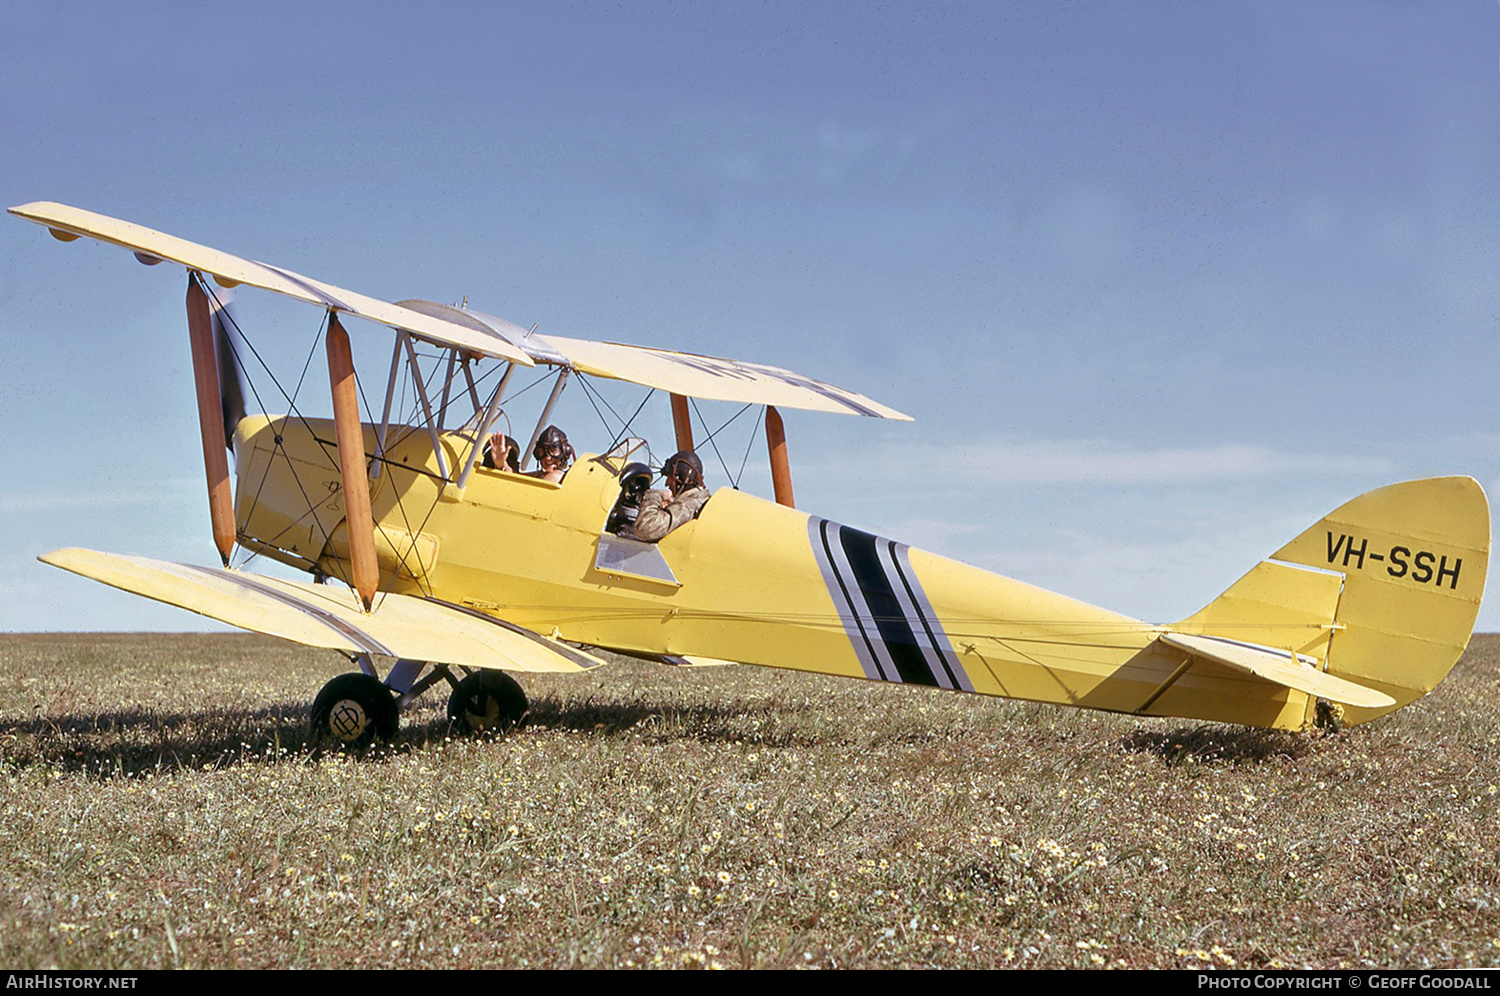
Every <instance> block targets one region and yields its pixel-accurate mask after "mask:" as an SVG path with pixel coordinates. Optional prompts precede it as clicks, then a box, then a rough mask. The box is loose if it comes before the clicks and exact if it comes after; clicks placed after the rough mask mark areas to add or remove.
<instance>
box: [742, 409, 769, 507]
mask: <svg viewBox="0 0 1500 996" xmlns="http://www.w3.org/2000/svg"><path fill="white" fill-rule="evenodd" d="M765 415H766V409H765V406H764V405H762V406H761V409H760V411H758V412H756V413H755V425H754V426H752V427H751V429H750V438H749V439H748V440H747V441H746V442H745V457H744V459H743V460H741V461H740V473H739V476H738V477H736V478H735V479H734V489H735V490H736V491H738V490H739V489H740V481H741V480H743V479H744V477H745V467H746V466H747V465H749V463H750V450H751V449H752V448H753V447H754V446H755V433H756V431H757V430H758V429H760V420H761V419H763V418H765ZM735 417H736V418H738V416H735Z"/></svg>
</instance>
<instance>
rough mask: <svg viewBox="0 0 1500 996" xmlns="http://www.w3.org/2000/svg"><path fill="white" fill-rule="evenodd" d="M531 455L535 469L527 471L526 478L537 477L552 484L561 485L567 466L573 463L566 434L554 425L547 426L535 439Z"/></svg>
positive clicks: (571, 451) (571, 450)
mask: <svg viewBox="0 0 1500 996" xmlns="http://www.w3.org/2000/svg"><path fill="white" fill-rule="evenodd" d="M531 455H532V456H534V457H536V462H537V469H536V470H532V471H528V472H527V476H528V477H539V478H541V479H542V480H544V481H551V482H552V483H553V484H561V483H562V479H563V475H564V474H566V473H567V472H568V465H569V464H570V463H572V462H573V447H572V446H571V445H569V443H568V437H567V434H566V433H564V432H563V431H562V430H561V429H559V428H558V427H557V426H555V425H549V426H547V428H545V429H543V430H542V434H541V435H540V436H538V437H537V440H536V446H535V447H534V448H533V449H532V451H531Z"/></svg>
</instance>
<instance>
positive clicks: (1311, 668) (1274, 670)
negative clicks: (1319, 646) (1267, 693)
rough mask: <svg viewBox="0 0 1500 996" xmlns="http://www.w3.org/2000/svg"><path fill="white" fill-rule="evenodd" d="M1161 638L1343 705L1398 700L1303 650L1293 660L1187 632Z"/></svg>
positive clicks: (1378, 706) (1383, 704)
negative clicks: (1324, 666) (1327, 667)
mask: <svg viewBox="0 0 1500 996" xmlns="http://www.w3.org/2000/svg"><path fill="white" fill-rule="evenodd" d="M1161 642H1162V643H1165V644H1167V645H1168V646H1170V647H1176V648H1177V649H1178V650H1185V651H1187V652H1188V653H1190V654H1192V655H1193V656H1195V657H1202V658H1206V659H1207V660H1211V661H1215V662H1216V663H1219V664H1223V665H1224V666H1225V667H1229V668H1233V669H1234V670H1236V671H1243V672H1245V673H1247V674H1253V675H1255V676H1256V677H1257V678H1263V679H1265V680H1266V681H1270V682H1274V683H1275V684H1278V685H1283V686H1285V687H1287V688H1291V689H1295V690H1296V691H1299V692H1306V693H1307V694H1308V695H1315V696H1317V697H1319V698H1324V699H1328V700H1329V701H1331V702H1338V703H1340V704H1342V705H1352V706H1360V707H1363V708H1366V709H1383V708H1388V707H1390V706H1393V705H1395V704H1396V700H1395V699H1393V698H1391V697H1390V696H1389V695H1386V694H1385V693H1384V692H1378V691H1376V690H1375V689H1373V688H1366V687H1365V686H1364V685H1356V684H1355V683H1354V682H1352V681H1345V680H1344V679H1343V678H1339V677H1335V676H1334V675H1331V674H1328V673H1327V672H1324V671H1319V670H1318V669H1317V666H1316V664H1317V662H1316V660H1315V659H1314V658H1311V657H1308V656H1306V655H1303V654H1298V655H1297V659H1296V660H1295V661H1294V660H1293V659H1292V655H1291V653H1290V651H1279V650H1273V649H1271V648H1269V647H1258V646H1255V645H1253V644H1249V643H1239V642H1236V641H1234V640H1221V639H1218V638H1216V637H1212V636H1191V635H1189V634H1186V633H1163V634H1162V635H1161Z"/></svg>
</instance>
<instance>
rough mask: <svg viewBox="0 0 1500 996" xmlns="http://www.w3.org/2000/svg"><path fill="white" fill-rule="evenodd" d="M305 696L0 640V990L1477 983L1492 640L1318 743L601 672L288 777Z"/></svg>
mask: <svg viewBox="0 0 1500 996" xmlns="http://www.w3.org/2000/svg"><path fill="white" fill-rule="evenodd" d="M340 664H341V662H340V660H339V659H338V658H337V657H335V656H334V655H331V654H327V653H324V652H317V651H308V650H303V649H301V648H296V647H291V646H288V645H286V644H282V643H278V642H275V641H271V640H264V639H259V638H253V637H244V636H101V635H68V636H6V637H0V671H3V681H4V682H5V685H6V687H8V688H10V689H11V690H12V691H11V692H10V693H9V694H7V695H6V696H5V697H4V699H3V700H0V777H3V779H4V781H3V799H0V853H3V854H5V855H6V859H5V861H4V863H3V866H0V867H3V870H0V963H4V964H7V965H12V966H17V967H20V966H27V967H50V966H57V967H62V968H78V967H106V968H157V967H171V966H184V967H197V968H224V967H238V966H244V967H334V966H356V965H357V966H367V967H499V966H531V967H568V966H582V967H596V966H597V967H619V966H651V965H664V966H689V967H713V966H724V967H739V966H766V967H774V966H804V965H806V966H840V967H844V966H847V967H895V966H929V965H931V966H948V967H989V966H1007V965H1015V966H1044V967H1088V966H1096V965H1102V966H1129V967H1164V966H1175V967H1184V966H1190V965H1191V966H1205V965H1206V966H1218V967H1238V968H1257V967H1279V966H1314V967H1332V966H1364V965H1375V966H1409V967H1424V966H1497V965H1500V857H1497V853H1496V847H1497V841H1500V817H1497V811H1500V795H1497V787H1496V786H1497V782H1500V771H1497V765H1496V757H1497V753H1500V750H1497V749H1500V721H1497V717H1496V706H1495V688H1496V679H1497V676H1500V638H1497V637H1480V638H1477V639H1476V641H1475V645H1474V647H1473V649H1472V650H1471V652H1470V654H1469V656H1468V658H1467V660H1465V661H1464V662H1463V663H1462V664H1461V665H1460V667H1459V669H1458V670H1457V671H1456V672H1455V673H1454V674H1453V675H1452V676H1450V678H1449V679H1448V681H1446V682H1445V683H1444V684H1443V685H1442V687H1441V688H1439V690H1438V691H1437V692H1436V693H1435V694H1434V695H1432V696H1430V697H1429V698H1428V699H1426V700H1425V701H1423V702H1422V703H1419V704H1418V705H1416V706H1414V707H1412V708H1410V709H1407V710H1404V711H1402V712H1400V713H1398V714H1396V715H1395V716H1392V717H1390V718H1388V719H1386V720H1382V721H1379V722H1376V723H1374V724H1371V725H1369V726H1366V727H1361V728H1358V729H1356V730H1353V731H1350V732H1348V733H1344V734H1340V735H1337V736H1332V737H1322V738H1317V737H1301V736H1293V735H1283V734H1271V733H1265V732H1257V731H1247V730H1240V729H1235V728H1228V727H1219V726H1207V725H1201V724H1190V723H1189V724H1184V723H1174V722H1167V723H1162V722H1156V721H1139V720H1132V719H1127V718H1123V717H1115V716H1108V715H1103V714H1095V713H1083V712H1072V711H1068V710H1061V709H1053V708H1045V707H1038V706H1030V705H1026V704H1020V703H1010V702H1001V701H995V700H988V699H982V698H978V697H973V696H960V695H952V694H947V693H940V692H932V691H928V690H923V689H908V688H892V687H885V686H877V685H872V684H866V683H863V682H850V681H837V680H832V679H822V678H818V677H811V676H806V675H799V674H792V673H782V672H775V671H767V670H760V669H754V668H716V669H703V670H692V671H675V670H672V669H669V668H663V667H656V666H649V665H642V664H634V663H620V664H619V665H617V666H614V667H611V668H609V669H608V671H607V673H606V672H594V673H593V674H592V675H590V676H587V677H583V678H557V679H550V680H547V679H537V680H531V681H528V682H527V683H526V684H527V685H528V690H529V691H530V693H531V695H532V698H533V704H534V712H533V715H532V717H531V720H530V722H529V723H528V725H526V726H525V727H524V728H522V729H520V730H518V731H516V732H514V733H512V734H511V735H509V736H507V737H505V738H503V739H500V740H492V741H488V742H463V741H452V742H450V741H448V740H447V739H446V737H445V733H446V731H445V724H444V723H443V721H442V715H443V714H442V699H441V696H436V697H430V698H429V699H428V700H426V701H424V703H423V705H422V706H421V707H420V708H419V709H418V710H417V711H416V712H415V713H414V714H412V715H409V716H407V717H406V718H405V720H404V722H403V730H402V735H401V737H400V740H399V741H398V743H397V744H395V745H394V746H393V747H391V748H389V749H384V750H379V751H376V752H374V753H372V754H370V755H367V756H364V757H357V758H354V757H343V756H338V755H334V754H325V755H321V756H320V755H317V754H315V753H313V752H311V751H310V750H309V748H308V746H307V743H306V739H305V729H304V723H305V712H306V708H307V703H308V702H309V701H310V699H311V698H312V696H313V694H314V693H315V692H316V691H317V689H318V687H319V686H320V685H321V683H322V682H323V681H325V680H326V679H327V678H329V677H331V676H332V675H333V674H335V673H338V671H340V670H341V669H343V668H341V666H340Z"/></svg>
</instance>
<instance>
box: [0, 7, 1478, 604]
mask: <svg viewBox="0 0 1500 996" xmlns="http://www.w3.org/2000/svg"><path fill="white" fill-rule="evenodd" d="M0 125H3V128H4V134H5V136H6V140H5V141H4V142H0V192H3V196H4V202H5V204H6V205H14V204H20V203H24V202H27V201H32V200H56V201H62V202H64V203H69V204H74V205H77V206H80V207H85V208H88V209H91V210H95V211H99V212H102V213H105V214H111V215H115V216H117V217H122V218H126V219H129V220H132V221H136V222H139V223H142V224H146V225H149V226H152V227H155V228H159V229H162V230H165V231H168V232H171V233H173V234H177V235H181V236H183V237H186V238H190V239H194V240H197V241H200V242H205V243H208V244H210V245H213V246H216V247H218V248H222V249H225V250H228V251H231V252H235V253H239V254H241V255H246V256H250V257H252V258H257V259H263V260H267V261H270V262H275V263H278V264H280V265H284V266H287V267H291V268H293V269H296V270H299V271H301V272H303V273H307V274H310V275H313V276H317V277H319V278H322V279H325V280H329V281H332V282H334V283H338V284H341V285H343V286H346V287H350V288H353V289H356V290H360V291H363V292H366V293H370V294H373V295H376V296H382V297H387V298H389V299H400V298H406V297H425V298H431V299H435V300H442V301H457V300H459V299H461V298H463V297H464V296H467V297H468V298H469V301H470V303H471V304H472V305H474V306H475V307H477V308H480V309H481V310H484V311H488V312H492V313H495V314H500V315H504V316H506V317H508V318H510V319H512V320H514V321H516V322H519V323H522V324H525V325H528V326H529V325H530V324H531V323H533V322H537V323H540V324H541V328H542V331H544V332H545V331H551V332H555V333H558V334H562V335H573V336H583V337H590V338H608V339H616V340H621V341H627V342H639V343H645V344H652V345H665V346H672V347H678V348H684V349H690V350H694V351H699V352H706V353H715V354H722V355H730V356H736V357H741V358H744V359H750V360H757V361H761V362H767V363H773V364H777V365H780V366H786V367H790V368H793V369H796V370H799V371H803V372H806V373H809V374H813V375H815V376H821V377H824V378H826V379H829V380H832V381H834V382H835V383H839V384H842V385H844V386H847V387H850V388H853V389H856V390H859V391H862V392H864V393H866V394H869V395H871V396H872V397H875V398H877V399H879V400H881V401H883V402H885V403H887V404H890V405H892V406H894V407H896V408H899V409H902V410H903V411H906V412H908V413H910V414H912V415H913V416H915V418H916V419H917V421H916V422H915V423H914V424H895V423H877V422H873V421H870V420H864V419H853V418H839V417H834V416H824V415H816V414H811V413H801V412H790V413H787V428H788V433H789V436H790V446H791V451H792V458H793V471H794V476H795V478H796V485H797V496H798V502H799V505H801V506H802V507H804V508H806V509H808V510H810V511H815V512H817V513H818V514H822V515H826V516H829V517H832V518H834V519H837V520H840V521H845V522H849V523H851V524H853V525H857V526H860V527H863V528H867V529H872V530H875V531H879V532H882V533H884V534H887V535H890V536H893V537H895V538H898V539H902V540H906V541H908V542H911V543H913V544H915V545H918V546H923V547H926V548H928V549H932V550H935V551H937V552H939V553H943V554H946V555H949V556H954V557H957V558H959V559H962V560H966V561H969V562H971V563H975V564H978V565H979V566H982V567H985V568H988V569H992V570H995V571H998V572H1000V573H1003V574H1007V575H1010V576H1013V577H1018V578H1021V579H1023V580H1026V581H1030V582H1033V583H1036V584H1040V585H1043V586H1045V587H1048V588H1053V589H1055V590H1058V591H1062V592H1064V593H1066V594H1069V595H1073V596H1076V597H1079V598H1084V599H1087V600H1089V601H1092V602H1096V603H1099V604H1101V605H1104V606H1106V607H1109V608H1112V609H1116V610H1119V611H1124V612H1128V613H1131V614H1134V615H1137V616H1140V617H1143V618H1147V619H1151V620H1156V621H1169V620H1171V619H1174V618H1178V617H1181V616H1183V615H1186V614H1188V613H1189V612H1191V611H1193V610H1194V609H1196V608H1197V607H1198V606H1199V605H1201V604H1202V603H1203V602H1206V601H1207V600H1208V599H1209V598H1211V597H1212V596H1213V595H1215V594H1217V593H1218V592H1219V591H1220V590H1222V589H1223V588H1225V587H1227V586H1228V585H1229V584H1230V583H1231V582H1232V581H1233V580H1234V579H1235V578H1237V577H1238V576H1239V575H1240V574H1241V573H1243V572H1244V571H1245V570H1246V569H1248V568H1249V567H1250V565H1251V564H1253V563H1254V562H1255V561H1256V560H1257V559H1259V558H1260V557H1262V556H1264V555H1266V554H1267V553H1269V552H1271V551H1272V550H1274V549H1276V548H1277V547H1278V546H1279V545H1280V544H1281V543H1282V542H1283V541H1285V540H1286V539H1287V538H1289V537H1290V536H1292V535H1294V534H1295V533H1297V532H1299V531H1300V530H1301V529H1303V528H1305V527H1306V526H1307V525H1308V524H1309V523H1311V522H1312V521H1314V520H1315V519H1316V518H1318V517H1319V516H1320V515H1322V514H1323V513H1324V512H1326V511H1328V510H1329V509H1331V508H1332V507H1334V506H1335V505H1337V504H1339V503H1340V502H1341V501H1343V500H1345V499H1347V498H1349V497H1352V496H1353V495H1355V494H1358V493H1359V492H1361V491H1364V490H1367V489H1369V488H1371V487H1376V486H1379V485H1381V484H1385V483H1389V482H1391V481H1396V480H1401V479H1405V478H1410V477H1421V476H1430V475H1438V474H1468V475H1472V476H1474V477H1476V478H1478V479H1479V480H1480V481H1481V483H1483V484H1484V485H1485V487H1486V488H1487V489H1488V490H1489V491H1490V492H1491V493H1492V494H1495V493H1500V432H1497V415H1500V410H1497V409H1500V406H1497V403H1496V401H1495V391H1494V386H1495V383H1496V376H1495V374H1496V366H1497V364H1496V355H1495V349H1494V337H1495V329H1496V319H1497V313H1500V298H1497V281H1500V276H1497V274H1500V266H1497V264H1500V256H1497V240H1500V198H1497V191H1500V183H1497V181H1500V8H1497V6H1496V5H1495V4H1493V3H1465V4H1443V3H1431V4H1421V5H1416V4H1397V3H1348V4H1338V3H1249V4H1235V3H1216V4H1198V3H1180V4H1146V3H1136V4H1128V5H1121V4H1107V3H1042V4H1003V3H979V4H958V3H955V4H937V3H933V4H920V5H914V4H889V5H883V6H882V5H873V4H866V3H859V4H833V3H828V4H820V5H817V6H816V8H815V9H808V8H807V5H797V4H790V3H745V2H742V3H732V4H731V3H700V4H603V3H601V4H589V3H581V4H566V5H565V4H447V3H426V4H422V5H402V6H399V7H397V6H395V5H392V7H391V9H383V8H381V7H377V6H372V5H368V4H361V5H352V4H351V5H344V4H295V5H294V4H275V3H272V4H261V5H257V7H256V9H255V11H254V12H251V11H250V10H249V9H248V8H247V7H242V8H239V9H228V8H224V7H221V6H220V5H210V4H200V3H180V4H172V3H139V4H128V3H122V4H111V5H93V4H81V3H78V4H68V3H55V2H54V3H46V4H41V3H30V2H26V0H9V2H7V3H6V4H4V5H3V6H0ZM0 260H3V267H0V341H3V342H4V347H5V350H6V359H5V361H4V362H3V363H0V412H3V415H4V419H5V425H6V429H7V431H6V432H5V433H4V436H3V439H0V629H4V630H20V631H25V630H46V629H187V628H197V627H200V626H202V625H205V623H204V622H203V621H201V620H199V619H198V618H197V617H195V616H192V615H189V614H187V613H183V612H180V611H177V610H172V609H168V608H165V607H162V606H157V605H155V604H152V603H147V602H145V601H143V600H139V599H134V598H131V597H129V596H126V595H123V594H120V593H116V592H114V591H112V590H110V589H106V588H104V587H102V586H99V585H96V584H93V583H91V582H86V581H83V580H81V579H76V578H73V577H71V576H69V575H66V574H63V573H62V572H59V571H56V570H53V569H51V568H47V567H43V566H41V565H39V564H37V563H36V562H35V560H34V557H35V556H36V554H38V553H41V552H44V551H46V550H49V549H52V548H55V547H58V546H66V545H81V546H92V547H96V548H100V549H107V550H115V551H120V552H130V553H139V554H145V555H148V556H158V557H163V558H167V559H177V560H191V561H196V562H200V563H208V562H212V561H213V558H214V553H213V549H212V544H211V541H210V539H209V535H208V528H207V513H206V502H205V500H204V497H203V484H202V469H201V458H200V454H199V450H198V443H197V428H196V415H195V413H194V409H193V393H192V382H191V371H190V367H189V358H188V351H187V342H186V332H185V322H184V318H183V308H182V291H183V279H182V274H181V270H180V268H175V267H157V268H154V269H146V268H143V267H140V266H138V265H136V264H135V263H134V262H133V261H132V260H131V259H130V258H129V256H128V255H127V254H125V253H121V252H118V251H115V250H109V249H106V248H104V247H99V246H93V245H88V244H85V243H82V242H79V243H73V244H71V245H62V244H60V243H57V242H54V241H52V240H50V239H48V238H47V237H46V236H45V234H44V233H43V232H42V231H41V230H40V229H37V228H36V227H35V226H32V225H28V224H26V223H23V222H20V221H17V220H15V219H9V218H7V219H5V220H4V221H0ZM239 305H240V308H241V317H242V320H243V321H244V322H245V323H246V324H247V325H248V326H249V327H250V328H251V330H252V332H253V333H256V334H257V336H258V341H259V342H263V343H265V344H266V345H267V346H268V348H269V349H270V351H271V352H272V353H274V354H275V355H276V356H277V357H278V358H279V361H280V362H282V363H283V369H285V368H286V367H287V366H289V367H290V368H292V370H293V373H295V369H296V368H298V367H300V364H301V361H302V359H303V358H304V357H305V356H306V354H307V350H308V348H309V346H310V344H311V336H312V335H313V333H314V332H315V330H316V328H317V324H318V320H319V316H318V315H317V314H316V312H315V311H313V310H312V309H308V308H306V307H297V306H292V305H287V304H283V303H281V302H278V301H275V300H274V299H271V298H270V296H269V295H266V294H263V293H258V292H253V291H248V292H244V293H242V294H241V295H240V302H239ZM351 333H352V334H354V335H355V346H356V351H357V352H358V354H359V357H360V361H361V364H362V367H363V368H364V369H365V370H366V371H367V373H369V376H371V377H373V378H374V379H375V380H379V379H380V377H381V376H382V371H383V366H384V362H385V358H386V355H387V353H386V350H387V349H388V340H387V339H386V338H385V334H384V333H383V332H382V331H381V330H380V329H378V328H376V327H374V326H369V325H363V324H361V327H360V328H358V329H355V328H351ZM262 337H263V338H262ZM314 369H315V371H316V370H317V368H316V366H315V368H314ZM367 379H368V378H367ZM309 390H310V391H312V392H313V394H314V396H316V397H318V398H319V399H321V398H322V397H323V396H324V395H325V393H326V388H325V385H324V384H323V382H321V381H319V382H317V383H316V384H314V385H312V387H310V388H309ZM538 393H539V392H533V395H536V394H538ZM618 397H620V398H621V399H622V401H621V403H625V404H631V405H632V406H633V404H634V402H635V401H637V400H639V394H638V393H631V392H621V393H620V394H619V395H618ZM569 404H570V405H571V406H572V407H570V408H568V409H566V410H565V411H564V412H563V413H561V414H560V417H559V421H561V422H563V424H565V425H566V426H567V427H568V428H569V430H570V433H571V434H572V435H573V437H574V439H575V442H577V443H579V444H580V448H590V447H591V446H597V445H599V444H601V443H602V442H603V441H604V440H605V438H607V437H606V433H605V432H604V429H603V428H602V426H600V424H599V422H598V420H597V419H596V418H595V417H594V415H593V414H592V412H591V410H590V409H589V408H588V407H587V405H586V403H585V402H584V401H583V400H582V398H581V396H578V395H573V396H570V400H569ZM523 407H524V406H523ZM660 408H661V411H660V412H659V413H658V414H657V415H656V416H654V417H655V421H654V422H653V423H651V424H652V425H654V426H655V427H656V433H654V435H655V436H656V438H657V439H658V440H659V441H658V442H657V448H658V449H662V448H663V447H665V448H667V449H670V443H669V442H666V440H667V436H666V431H667V430H666V429H665V428H664V426H665V424H666V423H665V420H666V413H665V404H664V403H662V404H661V406H660ZM715 412H717V410H715ZM730 413H732V409H730V410H727V411H725V412H722V413H716V414H715V413H711V414H710V417H711V418H716V419H722V418H727V416H728V414H730ZM522 414H526V413H523V412H518V417H520V416H521V415H522ZM529 414H531V415H533V416H534V411H530V412H529ZM742 421H743V420H742ZM745 428H746V429H748V426H746V427H745ZM733 432H734V430H733V429H732V430H729V433H728V435H732V434H733ZM747 442H748V438H747V436H746V435H745V433H744V432H741V433H740V434H739V435H738V436H734V437H733V441H732V442H727V443H726V446H727V449H728V450H732V451H733V456H731V455H730V454H729V453H728V452H726V460H727V462H729V463H731V464H734V465H736V466H737V459H735V457H738V456H739V455H740V454H743V452H744V448H745V446H746V444H747ZM762 462H763V459H762V457H761V451H760V449H759V446H758V444H757V449H756V450H755V452H754V453H752V456H751V464H752V465H754V466H755V467H756V468H757V469H756V470H755V471H753V472H752V473H751V474H750V475H749V476H747V478H746V484H747V486H748V487H750V488H752V489H757V488H758V489H760V490H762V491H764V490H766V489H765V487H764V473H763V472H762V471H760V470H759V469H758V468H759V466H760V464H761V463H762ZM709 470H710V473H709V478H710V482H709V483H710V484H712V485H717V484H722V483H725V478H724V475H723V474H722V472H721V471H720V470H719V469H718V468H717V464H716V463H715V462H714V461H710V462H709ZM1480 624H1481V627H1482V628H1485V629H1489V630H1495V629H1500V603H1497V604H1496V605H1494V606H1490V605H1487V606H1486V608H1485V609H1484V610H1483V612H1482V614H1481V617H1480Z"/></svg>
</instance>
